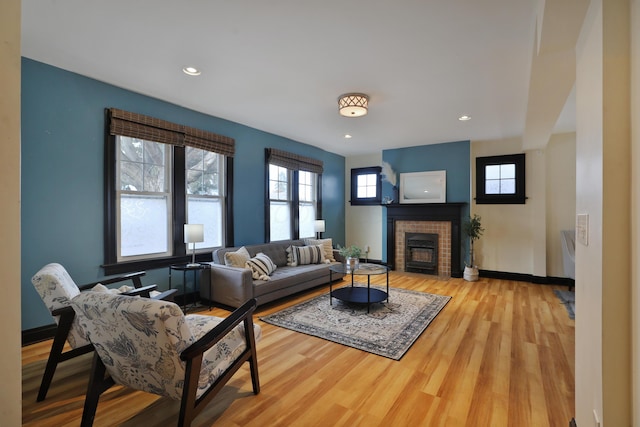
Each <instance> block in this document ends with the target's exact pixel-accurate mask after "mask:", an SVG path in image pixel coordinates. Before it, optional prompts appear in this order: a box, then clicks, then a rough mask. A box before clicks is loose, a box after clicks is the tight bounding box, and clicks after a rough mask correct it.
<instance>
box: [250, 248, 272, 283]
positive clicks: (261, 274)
mask: <svg viewBox="0 0 640 427" xmlns="http://www.w3.org/2000/svg"><path fill="white" fill-rule="evenodd" d="M245 267H247V268H250V269H251V277H253V279H254V280H271V278H270V277H269V275H270V274H271V273H273V272H274V271H276V268H277V267H276V265H275V264H274V263H273V261H271V258H269V257H268V256H267V255H265V254H263V253H262V252H259V253H258V254H257V255H256V256H254V257H253V258H251V259H250V260H248V261H247V263H246V264H245Z"/></svg>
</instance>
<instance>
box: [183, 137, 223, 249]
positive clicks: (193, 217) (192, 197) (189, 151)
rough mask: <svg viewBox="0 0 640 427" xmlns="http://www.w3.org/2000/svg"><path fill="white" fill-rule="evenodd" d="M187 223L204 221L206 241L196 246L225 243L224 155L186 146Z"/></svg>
mask: <svg viewBox="0 0 640 427" xmlns="http://www.w3.org/2000/svg"><path fill="white" fill-rule="evenodd" d="M186 165H187V167H186V170H187V185H186V187H187V223H188V224H204V242H200V243H196V250H197V249H204V248H215V247H220V246H223V244H224V239H223V237H224V227H223V225H224V201H225V200H224V182H225V179H224V178H225V174H224V156H223V155H221V154H217V153H213V152H211V151H207V150H201V149H199V148H194V147H186Z"/></svg>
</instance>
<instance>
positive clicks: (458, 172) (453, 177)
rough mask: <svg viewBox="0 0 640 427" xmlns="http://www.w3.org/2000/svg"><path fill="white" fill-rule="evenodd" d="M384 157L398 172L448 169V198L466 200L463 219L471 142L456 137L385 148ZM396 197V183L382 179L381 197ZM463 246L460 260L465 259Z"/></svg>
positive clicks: (384, 232) (468, 199) (468, 191)
mask: <svg viewBox="0 0 640 427" xmlns="http://www.w3.org/2000/svg"><path fill="white" fill-rule="evenodd" d="M382 160H383V161H385V162H387V163H389V164H390V165H391V167H392V169H393V170H394V171H395V172H396V174H397V182H398V183H399V182H400V174H401V173H407V172H428V171H441V170H446V171H447V200H446V201H447V202H449V203H453V202H462V203H467V206H466V207H465V209H463V220H464V219H465V218H467V217H468V216H469V206H470V202H471V142H470V141H457V142H448V143H444V144H433V145H421V146H417V147H408V148H398V149H393V150H383V151H382ZM385 196H388V197H391V198H396V197H397V196H396V195H394V192H393V187H392V186H391V184H389V183H388V182H386V181H383V183H382V197H383V198H384V197H385ZM383 212H384V213H383V218H382V219H383V221H382V228H383V229H382V239H383V242H382V256H383V259H385V260H386V259H387V213H386V211H383ZM464 253H465V251H464V248H463V250H462V254H461V255H462V256H461V262H463V260H464Z"/></svg>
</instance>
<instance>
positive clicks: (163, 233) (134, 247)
mask: <svg viewBox="0 0 640 427" xmlns="http://www.w3.org/2000/svg"><path fill="white" fill-rule="evenodd" d="M168 202H169V199H168V197H167V196H164V195H160V196H153V195H143V194H122V195H121V196H120V233H119V234H120V256H121V257H136V256H141V255H152V254H166V253H168V252H169V234H168V233H169V228H168V227H167V224H168V222H169V218H168V217H167V212H168V205H169V203H168Z"/></svg>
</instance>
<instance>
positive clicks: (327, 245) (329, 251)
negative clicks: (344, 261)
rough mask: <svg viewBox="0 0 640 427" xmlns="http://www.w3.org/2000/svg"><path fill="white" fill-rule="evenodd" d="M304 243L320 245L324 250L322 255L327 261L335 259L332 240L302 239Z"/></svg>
mask: <svg viewBox="0 0 640 427" xmlns="http://www.w3.org/2000/svg"><path fill="white" fill-rule="evenodd" d="M304 244H305V245H309V246H313V245H322V249H323V250H324V257H325V258H326V259H328V260H329V261H331V262H333V261H335V260H336V259H335V257H334V256H333V240H332V239H331V238H329V239H304Z"/></svg>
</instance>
